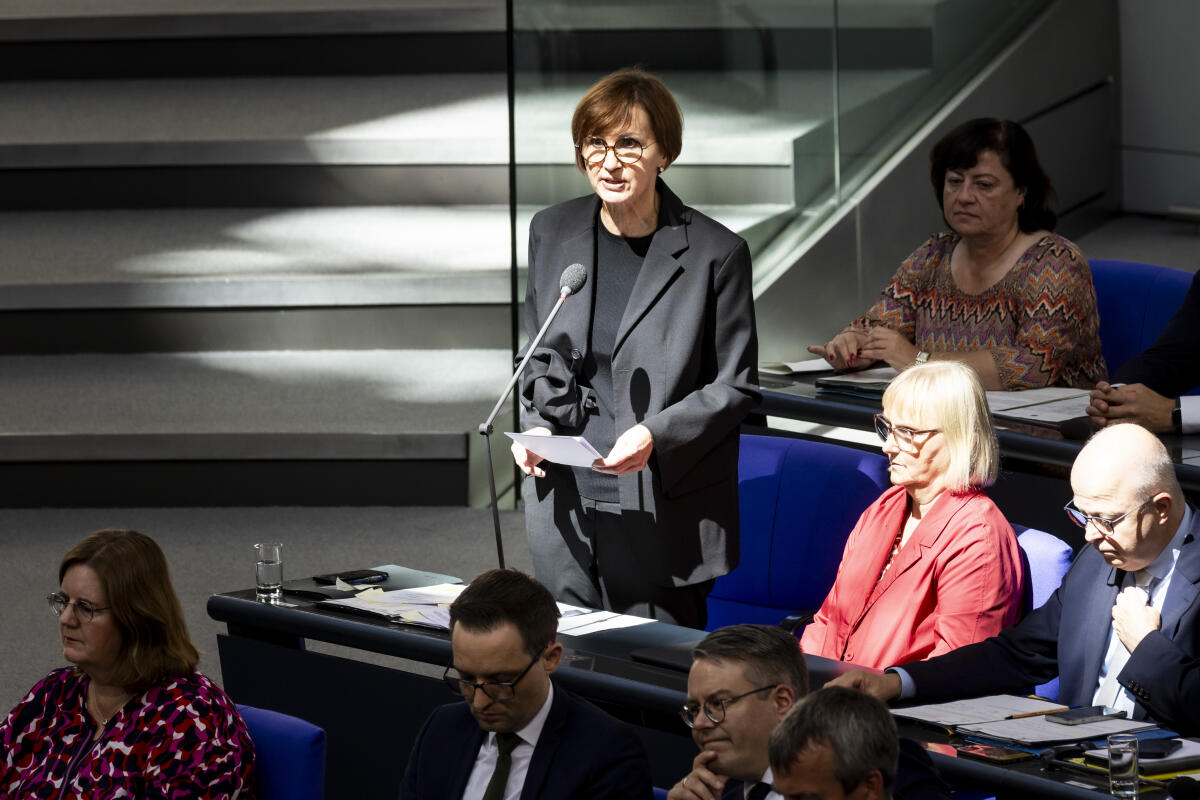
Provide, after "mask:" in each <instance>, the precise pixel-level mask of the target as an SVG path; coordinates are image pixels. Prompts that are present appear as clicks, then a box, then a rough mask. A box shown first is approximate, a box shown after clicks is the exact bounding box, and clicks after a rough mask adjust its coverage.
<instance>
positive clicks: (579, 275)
mask: <svg viewBox="0 0 1200 800" xmlns="http://www.w3.org/2000/svg"><path fill="white" fill-rule="evenodd" d="M585 283H587V270H585V269H584V268H583V265H582V264H572V265H570V266H569V267H567V268H566V269H564V270H563V272H562V277H561V278H559V281H558V285H559V287H560V290H559V295H558V301H557V302H556V303H555V304H554V308H552V309H550V314H549V315H548V316H547V317H546V321H545V322H544V323H542V329H541V330H539V331H538V332H537V336H534V337H533V339H532V340H531V341H530V342H529V347H528V348H527V349H526V351H525V357H524V358H523V359H521V363H520V364H518V365H517V368H516V370H515V371H514V372H513V374H512V377H511V378H509V380H508V385H507V386H505V387H504V391H502V392H501V393H500V397H499V398H498V399H497V400H496V405H495V407H494V408H493V409H492V413H490V414H488V417H487V420H485V421H484V422H483V423H482V424H481V425H480V426H479V433H480V434H481V435H482V436H483V440H484V441H485V442H486V443H487V465H488V488H490V489H491V492H492V526H493V527H494V528H495V530H496V560H497V561H498V562H499V564H500V569H504V539H503V537H502V536H501V535H500V503H499V501H498V500H497V498H496V468H495V467H494V466H493V465H492V430H493V428H492V425H493V423H494V422H495V421H496V417H497V416H499V414H500V409H501V408H502V407H503V406H504V401H505V400H507V399H508V393H509V392H511V391H512V388H513V387H514V386H516V385H517V381H518V380H520V378H521V373H523V372H524V371H525V365H526V364H528V363H529V359H530V358H532V357H533V351H534V350H535V349H537V346H538V345H539V344H541V342H542V339H543V338H544V337H545V336H546V331H547V330H548V329H549V328H550V323H551V322H553V321H554V317H555V316H557V314H558V310H559V309H560V308H562V304H563V303H564V302H565V301H566V299H567V298H568V297H570V296H571V295H573V294H575V293H576V292H578V291H579V290H580V289H582V288H583V285H584V284H585Z"/></svg>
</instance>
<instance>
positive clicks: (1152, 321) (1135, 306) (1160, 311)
mask: <svg viewBox="0 0 1200 800" xmlns="http://www.w3.org/2000/svg"><path fill="white" fill-rule="evenodd" d="M1088 264H1089V265H1090V266H1091V268H1092V285H1093V286H1095V287H1096V308H1097V310H1098V311H1099V313H1100V349H1101V350H1102V351H1103V352H1104V361H1105V363H1107V364H1108V374H1109V375H1110V376H1111V375H1115V374H1116V373H1117V371H1118V370H1119V369H1120V368H1121V367H1122V366H1123V365H1124V364H1125V362H1126V361H1128V360H1129V359H1131V358H1133V357H1134V356H1136V355H1137V354H1138V353H1140V352H1142V351H1143V350H1145V349H1146V348H1147V347H1149V346H1150V345H1151V344H1153V343H1154V340H1155V339H1157V338H1158V335H1159V334H1160V333H1162V332H1163V328H1165V327H1166V326H1167V321H1168V320H1170V319H1171V317H1172V316H1173V315H1174V314H1175V312H1176V310H1178V309H1179V306H1180V305H1182V304H1183V298H1184V296H1185V295H1186V294H1187V290H1188V287H1189V286H1190V285H1191V282H1192V273H1190V272H1186V271H1184V270H1181V269H1174V268H1172V267H1161V266H1158V265H1157V264H1141V263H1139V262H1137V261H1111V260H1106V259H1095V260H1093V261H1089V262H1088Z"/></svg>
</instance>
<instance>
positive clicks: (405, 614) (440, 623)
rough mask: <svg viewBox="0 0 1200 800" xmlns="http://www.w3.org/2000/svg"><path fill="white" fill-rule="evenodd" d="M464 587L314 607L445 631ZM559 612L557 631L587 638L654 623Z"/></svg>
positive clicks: (370, 593) (563, 607)
mask: <svg viewBox="0 0 1200 800" xmlns="http://www.w3.org/2000/svg"><path fill="white" fill-rule="evenodd" d="M465 588H467V587H466V586H464V585H463V584H461V583H440V584H437V585H436V586H423V587H421V588H419V589H397V590H395V591H391V592H385V591H383V590H382V589H378V588H374V587H372V588H368V589H363V590H362V591H361V592H359V593H358V594H356V595H355V596H354V597H344V598H341V599H339V600H322V601H321V602H319V603H317V606H319V607H321V608H330V609H334V610H340V611H348V612H350V613H354V614H367V615H370V616H373V617H381V618H383V619H386V620H387V621H388V622H395V623H399V624H405V625H421V626H424V627H427V628H436V629H438V630H443V631H448V630H450V604H451V603H453V602H454V599H455V598H456V597H458V595H459V593H461V592H462V590H463V589H465ZM558 612H559V614H561V615H562V616H561V617H560V618H559V620H558V632H559V633H567V634H570V635H571V636H586V635H588V634H589V633H599V632H600V631H607V630H614V629H616V628H630V627H633V626H635V625H646V624H648V623H650V622H653V621H654V620H651V619H646V618H645V617H633V616H629V615H628V614H617V613H616V612H613V611H593V610H592V609H590V608H582V607H580V606H572V605H568V604H566V603H559V604H558Z"/></svg>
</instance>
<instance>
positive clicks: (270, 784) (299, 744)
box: [237, 705, 325, 800]
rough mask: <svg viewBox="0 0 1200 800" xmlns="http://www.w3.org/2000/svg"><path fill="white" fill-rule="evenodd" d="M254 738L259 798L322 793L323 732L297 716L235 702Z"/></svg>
mask: <svg viewBox="0 0 1200 800" xmlns="http://www.w3.org/2000/svg"><path fill="white" fill-rule="evenodd" d="M237 708H238V711H239V712H240V713H241V715H242V719H244V720H245V721H246V728H247V729H248V730H249V731H250V738H251V739H253V740H254V754H255V773H256V775H257V781H258V797H259V800H321V798H322V797H324V796H325V731H324V730H322V729H321V728H318V727H317V726H316V725H313V724H312V723H310V722H305V721H304V720H302V719H300V718H298V717H291V716H288V715H287V714H280V713H279V712H277V711H268V710H266V709H262V708H255V707H253V706H244V705H238V707H237Z"/></svg>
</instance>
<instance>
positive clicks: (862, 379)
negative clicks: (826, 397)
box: [818, 367, 900, 385]
mask: <svg viewBox="0 0 1200 800" xmlns="http://www.w3.org/2000/svg"><path fill="white" fill-rule="evenodd" d="M899 374H900V373H898V372H896V370H895V369H894V368H893V367H872V368H871V369H864V370H862V371H860V372H843V373H841V374H840V375H834V376H832V378H831V380H835V381H839V382H841V383H879V382H881V381H890V380H891V379H892V378H894V377H896V376H897V375H899ZM818 385H820V384H819V383H818Z"/></svg>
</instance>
